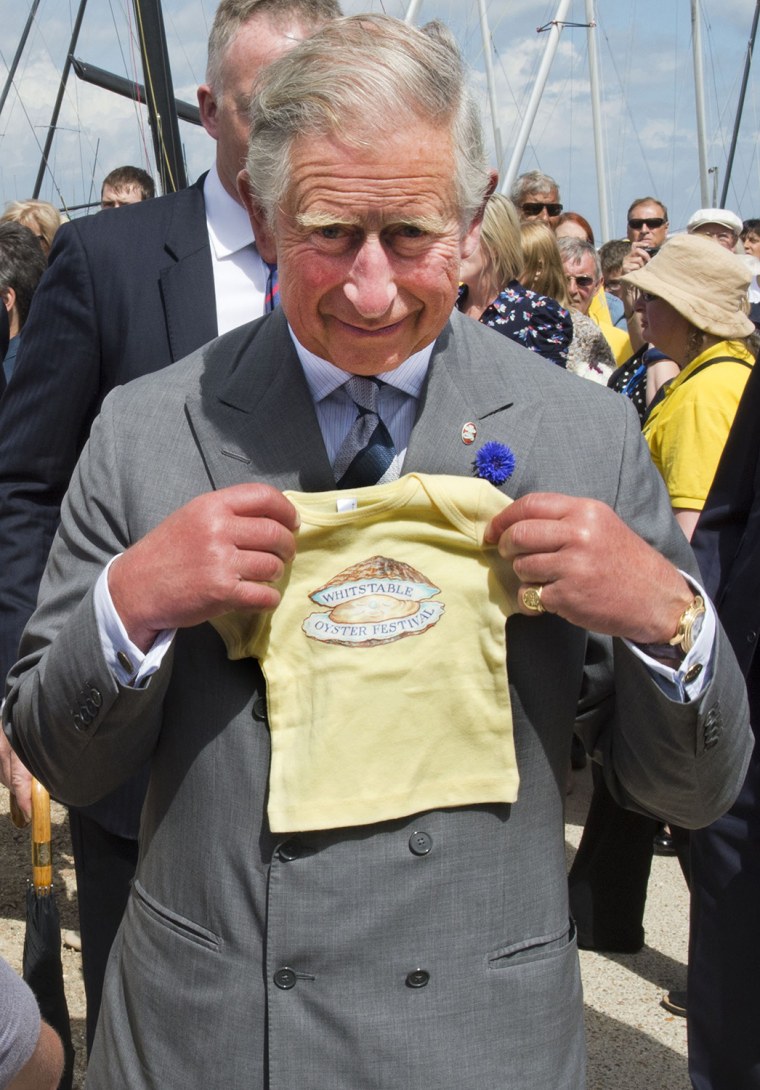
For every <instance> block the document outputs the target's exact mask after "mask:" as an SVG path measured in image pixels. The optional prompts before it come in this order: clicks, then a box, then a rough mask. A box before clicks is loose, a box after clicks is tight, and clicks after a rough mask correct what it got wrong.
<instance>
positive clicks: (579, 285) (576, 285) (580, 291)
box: [562, 254, 599, 314]
mask: <svg viewBox="0 0 760 1090" xmlns="http://www.w3.org/2000/svg"><path fill="white" fill-rule="evenodd" d="M562 264H563V266H564V269H565V278H566V280H567V293H568V295H569V296H570V302H571V303H572V305H573V306H574V307H575V309H576V310H580V311H582V312H583V313H584V314H587V313H588V308H589V306H590V305H591V300H592V299H593V297H594V293H595V291H596V289H597V288H598V287H599V281H598V280H597V279H596V267H595V265H594V259H593V257H592V256H591V254H584V255H583V257H582V258H581V260H580V261H570V260H569V259H566V260H564V261H563V262H562Z"/></svg>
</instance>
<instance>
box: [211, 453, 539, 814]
mask: <svg viewBox="0 0 760 1090" xmlns="http://www.w3.org/2000/svg"><path fill="white" fill-rule="evenodd" d="M285 494H286V495H287V496H288V498H289V499H290V500H291V502H292V503H293V504H294V505H295V507H296V508H297V510H298V512H299V514H300V517H301V525H300V528H299V530H298V531H297V535H296V543H297V553H296V557H295V559H294V560H293V562H292V564H290V565H289V566H288V569H287V571H286V574H285V576H284V577H283V579H282V580H281V581H280V583H278V588H279V589H280V591H281V593H282V600H281V602H280V604H279V605H278V607H277V609H276V610H274V612H273V613H270V614H253V613H242V612H237V613H229V614H225V615H224V616H222V617H219V618H217V619H216V620H214V622H213V623H214V625H215V626H216V628H217V629H218V631H219V632H220V633H221V635H222V637H223V638H224V640H225V643H226V645H227V650H228V654H229V656H230V658H233V659H235V658H244V657H246V656H251V657H254V658H256V659H258V660H259V662H260V664H261V669H262V671H263V673H264V677H265V679H266V683H267V703H268V713H269V726H270V731H271V741H272V757H271V767H270V773H269V804H268V814H269V822H270V826H271V828H272V829H273V830H274V831H276V832H294V831H299V830H308V829H325V828H340V827H344V826H349V825H364V824H369V823H372V822H376V821H384V820H388V819H392V818H397V817H402V816H406V815H408V814H412V813H416V812H418V811H421V810H429V809H437V808H441V807H447V806H462V805H473V804H477V803H486V802H513V801H514V800H515V799H516V798H517V788H518V772H517V765H516V761H515V751H514V740H513V737H512V714H511V706H510V699H509V689H508V685H507V671H506V633H505V620H506V618H507V617H508V616H509V615H510V614H511V613H513V612H514V611H515V608H516V604H515V595H516V590H517V585H518V584H517V580H516V577H515V576H514V573H513V571H512V567H511V565H510V564H508V563H507V562H505V561H504V560H502V558H501V557H499V554H498V552H497V550H496V548H494V547H486V546H484V544H483V537H484V534H485V529H486V527H487V525H488V523H489V522H490V520H491V518H492V517H493V516H494V515H495V514H497V513H498V512H499V511H501V510H503V508H504V507H505V506H506V504H508V503H509V502H510V501H509V499H508V498H507V497H506V496H504V495H503V493H501V492H499V491H498V489H496V488H494V486H493V485H491V484H490V483H488V482H487V481H484V480H479V479H472V478H467V477H451V476H432V475H424V474H407V475H406V476H404V477H402V478H400V479H399V480H397V481H393V482H391V483H389V484H384V485H374V486H372V487H367V488H360V489H356V490H353V491H331V492H317V493H299V492H286V493H285Z"/></svg>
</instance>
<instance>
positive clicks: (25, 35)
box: [0, 0, 40, 114]
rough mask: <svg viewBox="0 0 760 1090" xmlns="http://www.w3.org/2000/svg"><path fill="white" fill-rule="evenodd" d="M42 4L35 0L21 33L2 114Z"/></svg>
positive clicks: (1, 103)
mask: <svg viewBox="0 0 760 1090" xmlns="http://www.w3.org/2000/svg"><path fill="white" fill-rule="evenodd" d="M39 6H40V0H34V2H33V4H32V9H31V11H30V12H29V15H28V16H27V20H26V25H25V26H24V33H23V34H22V35H21V41H20V42H19V43H18V49H17V50H16V54H15V56H14V58H13V60H12V61H11V66H10V68H9V69H8V78H7V79H6V81H5V87H3V93H2V95H0V114H1V113H2V112H3V106H4V105H5V100H6V98H7V97H8V92H9V91H10V89H11V87H12V86H13V77H14V76H15V75H16V69H17V68H18V65H19V61H20V60H21V55H22V53H23V52H24V46H25V45H26V39H27V38H28V37H29V31H30V30H31V29H32V23H33V22H34V16H35V15H36V14H37V8H38V7H39Z"/></svg>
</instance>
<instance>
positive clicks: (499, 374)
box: [404, 314, 543, 498]
mask: <svg viewBox="0 0 760 1090" xmlns="http://www.w3.org/2000/svg"><path fill="white" fill-rule="evenodd" d="M468 325H471V326H472V327H473V328H472V330H470V329H469V328H468ZM484 332H485V331H483V327H482V326H481V327H478V325H477V323H475V322H473V321H472V319H470V318H462V317H461V316H460V315H458V314H454V315H453V316H452V322H451V324H449V325H448V326H447V327H446V328H445V329H444V330H443V332H442V333H441V335H440V337H439V338H438V341H437V343H436V347H435V350H434V352H433V357H432V359H431V361H430V369H429V371H428V376H427V380H426V383H425V387H424V389H423V394H422V398H421V402H420V408H419V412H418V415H417V421H416V423H415V425H414V429H413V431H412V436H411V439H410V442H409V447H408V450H407V455H406V459H405V462H404V471H405V472H412V471H414V472H418V473H450V474H455V475H457V476H465V477H471V476H474V468H473V462H474V459H475V455H476V453H477V451H478V450H480V448H481V447H482V446H483V445H484V443H487V442H490V441H495V442H498V443H502V444H506V445H507V446H509V447H510V448H511V449H512V451H513V453H514V455H515V470H514V473H513V474H512V476H511V477H510V479H509V480H508V481H507V482H506V483H505V485H504V486H503V489H502V490H503V491H504V492H506V493H507V495H509V496H511V497H512V498H515V497H516V496H517V495H519V493H520V482H521V480H522V478H523V476H524V474H525V471H526V469H527V467H528V465H529V458H530V453H531V450H532V447H533V444H534V443H535V440H536V437H537V435H538V431H539V426H540V422H541V417H542V415H543V401H542V398H541V389H540V384H539V382H538V380H533V381H531V379H530V377H528V378H527V379H526V377H525V369H524V368H515V371H516V372H517V373H518V374H519V375H520V381H519V382H518V381H517V378H516V375H515V374H513V373H512V371H511V370H510V368H509V365H508V364H507V365H506V367H505V366H504V363H503V362H502V358H501V354H498V355H497V354H496V353H494V354H493V355H491V354H489V353H488V348H489V343H488V342H489V340H490V337H491V336H494V337H496V336H499V334H496V333H493V332H492V331H491V332H485V335H481V334H482V333H484ZM516 351H520V350H519V349H516ZM466 424H474V425H475V431H476V436H475V441H474V442H473V443H471V444H469V445H468V444H466V443H465V442H464V441H463V438H462V433H463V428H464V426H465V425H466Z"/></svg>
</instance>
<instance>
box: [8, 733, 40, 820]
mask: <svg viewBox="0 0 760 1090" xmlns="http://www.w3.org/2000/svg"><path fill="white" fill-rule="evenodd" d="M0 782H2V783H3V784H4V785H5V786H6V787H7V788H8V790H9V791H10V793H11V795H13V797H14V798H15V800H16V804H17V805H18V808H19V810H20V811H21V813H22V814H23V815H24V818H25V820H26V821H27V822H30V821H31V820H32V774H31V772H30V771H29V769H28V768H26V767H25V766H24V765H22V763H21V761H20V760H19V759H18V757H17V756H16V754H15V753H14V752H13V750H12V749H11V746H10V742H9V741H8V739H7V738H6V737H5V732H4V731H3V730H2V729H0Z"/></svg>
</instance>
